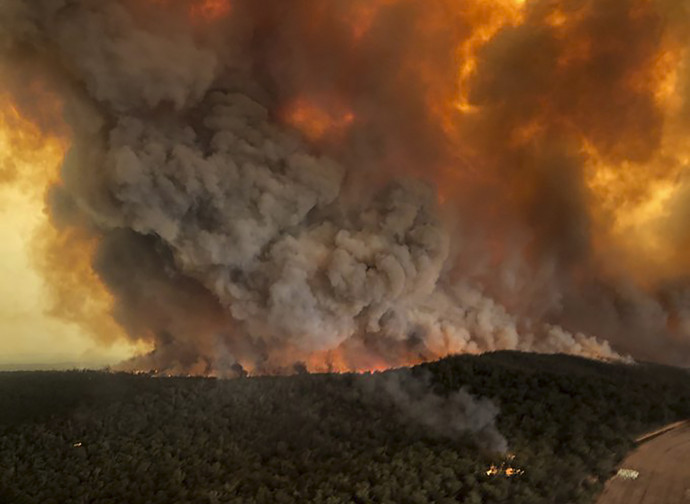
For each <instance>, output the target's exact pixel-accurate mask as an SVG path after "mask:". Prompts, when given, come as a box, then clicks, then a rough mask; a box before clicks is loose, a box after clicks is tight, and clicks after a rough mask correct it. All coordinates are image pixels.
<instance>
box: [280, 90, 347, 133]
mask: <svg viewBox="0 0 690 504" xmlns="http://www.w3.org/2000/svg"><path fill="white" fill-rule="evenodd" d="M354 120H355V115H354V114H353V113H352V112H350V111H346V110H342V109H341V107H336V109H335V110H329V109H326V108H322V107H320V106H319V105H318V104H317V103H316V102H312V101H309V100H308V99H306V98H299V99H298V100H296V101H295V102H294V103H293V104H292V105H291V106H289V107H288V109H287V112H286V122H287V123H288V124H290V125H291V126H292V127H294V128H295V129H297V130H299V131H300V132H301V133H302V134H304V136H305V137H307V138H308V139H309V140H311V141H319V140H324V139H328V138H334V137H339V136H341V135H343V134H344V133H345V132H346V131H347V129H348V127H350V126H351V125H352V123H353V122H354Z"/></svg>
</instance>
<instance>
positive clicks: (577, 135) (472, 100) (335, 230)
mask: <svg viewBox="0 0 690 504" xmlns="http://www.w3.org/2000/svg"><path fill="white" fill-rule="evenodd" d="M461 3H462V5H460V3H458V2H455V1H451V0H440V1H438V2H426V1H422V0H374V1H372V0H353V1H347V2H341V1H333V2H322V1H317V0H292V1H284V0H267V1H262V2H255V1H251V0H227V1H220V0H219V1H208V0H148V1H142V0H137V1H134V0H131V1H130V0H98V1H96V0H35V1H33V2H25V1H22V0H4V1H3V2H2V4H1V5H0V70H1V71H2V81H1V82H2V86H3V88H4V89H5V90H7V91H9V92H10V93H11V94H12V96H13V99H14V103H15V106H16V107H17V108H18V109H20V110H21V111H22V113H23V114H24V115H25V116H27V117H30V118H32V119H33V120H34V121H35V122H36V123H37V124H39V125H40V126H41V127H43V128H44V129H45V130H46V131H48V130H51V129H55V128H61V127H63V126H60V125H55V124H53V123H52V122H51V121H50V120H49V119H48V118H46V117H44V116H45V114H44V113H43V111H44V110H45V107H48V105H50V106H52V107H53V108H54V103H51V104H46V105H42V103H44V102H47V101H50V100H51V99H49V98H46V97H45V96H42V97H38V96H36V95H35V94H33V93H31V91H30V90H31V89H33V87H32V85H31V84H32V83H35V82H40V83H41V85H42V86H43V87H46V88H48V89H50V90H51V93H52V94H51V95H50V96H57V97H58V98H57V99H59V101H60V102H61V104H62V107H63V110H64V112H63V114H62V116H63V117H62V120H63V121H64V123H65V125H66V126H65V127H67V128H68V129H69V137H70V144H71V147H70V150H69V152H68V154H67V156H66V158H65V161H64V164H63V167H62V172H61V176H60V180H59V182H58V183H56V184H55V185H54V187H53V189H52V190H51V191H50V193H49V195H48V197H47V202H48V207H49V212H50V215H51V218H52V220H53V222H54V225H55V227H56V228H57V229H58V230H60V231H61V232H63V233H65V234H68V235H69V234H72V235H79V236H86V237H87V238H88V240H87V241H88V243H95V244H96V245H95V247H94V248H95V250H94V252H93V253H92V254H91V256H92V257H91V261H92V266H93V268H94V271H95V272H96V273H97V275H98V277H99V278H100V279H101V281H102V282H103V284H104V285H105V286H106V287H107V289H108V290H109V292H110V293H111V294H112V296H113V317H114V319H115V320H116V321H117V323H118V324H119V325H120V326H121V327H122V328H123V329H124V331H125V332H126V334H127V335H128V337H129V338H131V339H133V340H142V341H146V342H150V343H151V344H152V345H153V347H154V350H153V352H152V353H151V354H149V355H146V356H144V357H141V358H138V359H135V360H133V361H132V362H130V363H128V364H127V366H130V367H133V368H142V367H144V368H152V367H155V368H158V369H161V370H165V371H169V372H192V373H218V374H233V373H236V372H238V370H241V369H244V370H247V371H249V372H253V373H261V372H281V371H290V370H292V369H295V366H298V367H301V366H306V367H307V368H308V369H310V370H326V369H337V370H365V369H380V368H384V367H390V366H395V365H402V364H409V363H414V362H419V361H423V360H427V359H432V358H435V357H438V356H442V355H447V354H449V353H455V352H482V351H489V350H495V349H520V350H531V351H541V352H568V353H575V354H580V355H586V356H591V357H600V358H618V357H619V356H620V355H626V354H628V353H630V354H632V355H633V356H634V357H638V358H642V359H655V360H663V361H668V362H674V363H687V359H688V355H690V354H689V353H688V351H689V350H690V289H689V288H688V283H687V281H686V274H687V273H688V272H690V262H688V259H687V255H686V254H684V253H683V252H682V251H683V250H685V248H684V245H685V244H687V243H690V239H689V236H690V235H688V232H687V230H686V227H685V224H684V222H685V220H684V216H685V215H686V213H687V208H688V206H689V205H688V202H689V201H690V199H688V197H687V196H688V195H689V194H690V190H689V189H688V185H687V181H686V180H685V179H686V177H684V173H685V167H686V164H687V162H688V160H690V148H689V147H687V146H686V145H685V142H684V141H683V139H684V138H686V137H687V136H686V135H685V133H687V131H688V129H690V120H689V118H690V115H689V114H688V112H689V111H690V105H689V104H688V103H689V102H688V100H687V97H688V93H687V89H690V88H688V82H690V81H689V80H688V79H687V75H686V74H687V69H688V68H690V67H689V66H688V65H687V64H686V59H687V55H688V54H689V53H688V51H687V50H686V47H687V42H688V40H687V38H688V37H687V33H690V31H688V30H687V28H688V27H690V22H689V21H688V19H689V18H688V12H687V9H686V6H685V4H683V3H682V2H680V1H678V2H673V1H666V0H652V1H648V0H603V1H602V0H596V1H594V0H573V1H570V0H567V1H566V0H562V1H556V2H554V1H551V0H549V1H546V0H527V1H526V2H518V1H513V0H493V1H489V2H486V1H484V0H481V1H476V2H474V1H470V2H461ZM27 90H29V91H27ZM53 100H54V99H53ZM46 257H49V258H50V260H52V261H54V264H55V268H56V269H64V266H62V265H59V262H60V254H54V253H53V254H50V253H49V252H48V253H47V254H46ZM44 269H49V265H45V264H44ZM57 278H62V277H61V276H60V275H57Z"/></svg>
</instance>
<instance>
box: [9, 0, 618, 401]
mask: <svg viewBox="0 0 690 504" xmlns="http://www.w3.org/2000/svg"><path fill="white" fill-rule="evenodd" d="M132 8H133V7H131V6H130V7H127V6H126V5H125V4H124V3H123V4H120V3H119V2H118V1H116V0H109V1H100V2H91V1H87V0H81V1H67V0H64V1H49V0H37V1H35V2H31V3H26V2H23V1H20V0H5V1H4V2H3V4H2V5H1V6H0V37H2V38H0V44H1V45H0V48H2V49H3V50H4V54H2V55H3V56H4V62H3V64H2V66H3V69H4V70H5V71H7V70H8V69H11V68H13V67H12V65H13V64H15V63H16V62H17V61H18V60H19V59H26V58H33V59H34V60H36V61H38V62H39V63H40V64H39V65H38V68H40V71H41V72H43V75H40V77H41V78H44V79H49V80H50V81H52V82H54V83H55V85H56V87H57V88H58V89H61V90H62V92H63V94H64V96H65V100H66V119H67V120H68V121H69V124H70V126H71V127H72V129H73V146H72V150H71V152H70V154H69V155H68V158H67V160H66V162H65V166H64V169H63V185H62V186H60V187H59V188H57V189H56V190H55V191H54V192H53V194H52V196H51V206H52V212H53V213H54V215H55V216H56V217H55V218H56V221H58V222H61V223H63V224H66V225H72V226H74V225H79V226H85V227H87V228H88V229H90V230H91V232H93V233H94V234H96V235H98V236H100V237H101V238H102V241H101V246H100V250H99V252H98V254H97V258H96V262H95V266H96V269H97V271H98V272H99V274H100V275H101V276H102V278H103V280H104V281H105V283H106V284H107V285H108V286H109V288H110V289H111V290H112V292H113V293H114V295H115V298H116V316H117V317H118V320H119V321H120V323H121V324H122V325H123V326H124V327H125V329H127V330H128V332H129V333H130V334H131V336H132V337H133V338H148V339H153V341H154V343H155V345H156V351H154V353H153V354H152V355H151V356H148V357H147V358H145V359H143V360H137V361H136V362H133V363H132V364H131V365H133V366H147V365H151V366H155V367H158V368H162V369H170V370H174V371H193V372H213V371H216V372H218V371H219V370H228V369H230V370H233V369H236V368H233V367H232V364H233V363H234V362H238V363H241V365H243V366H245V367H249V368H251V369H253V370H256V371H261V370H278V369H286V368H288V367H289V366H291V365H293V364H295V363H297V362H300V361H303V360H307V359H309V357H310V355H312V354H313V353H314V352H323V351H328V350H334V349H340V351H341V353H342V354H343V356H344V357H343V358H344V359H345V361H346V367H349V368H351V369H358V368H366V367H367V366H368V363H369V362H372V361H376V362H380V361H383V362H385V363H387V364H389V365H395V364H402V363H405V362H409V361H415V360H421V359H428V358H432V357H435V356H440V355H444V354H448V353H451V352H482V351H487V350H494V349H522V350H538V351H544V352H569V353H577V354H582V355H587V356H599V357H611V358H614V357H616V354H615V353H614V352H613V351H611V349H610V348H609V346H608V345H607V344H606V343H600V342H598V341H597V340H595V339H593V338H590V337H587V336H584V335H582V334H577V335H573V334H571V333H569V332H567V331H565V330H564V329H561V328H560V327H558V326H555V325H548V324H544V323H541V322H538V321H536V322H531V321H529V320H527V319H524V320H523V319H521V318H520V317H518V316H514V315H511V314H510V313H508V312H507V311H506V309H505V308H504V307H503V306H501V304H499V303H498V302H496V301H494V300H492V298H491V296H489V295H487V294H485V293H484V292H483V290H482V288H481V287H480V286H479V285H478V284H477V283H476V282H474V281H471V280H470V279H463V278H460V279H458V278H454V279H453V280H452V281H451V280H450V277H449V276H447V275H446V273H447V272H448V270H449V269H450V267H451V263H452V260H453V257H452V254H451V250H452V248H453V247H452V243H453V242H454V240H458V239H460V240H461V239H462V238H461V237H458V236H452V235H451V233H450V231H449V229H450V227H449V226H448V225H447V224H448V223H447V222H446V221H445V220H444V219H443V218H441V217H440V216H439V214H438V209H437V204H436V195H435V190H434V188H433V186H431V185H429V184H428V183H427V182H424V181H421V180H415V179H409V178H401V179H400V180H389V181H388V182H387V183H385V184H381V183H379V182H378V181H375V182H374V181H372V184H371V186H368V187H367V186H366V184H365V183H363V180H366V179H367V177H366V176H363V175H362V170H361V168H360V167H358V166H357V158H356V157H347V156H343V157H342V159H335V156H329V155H325V154H320V153H318V152H317V151H316V150H315V149H314V147H312V146H310V145H309V144H308V143H307V142H305V141H304V140H303V139H301V138H300V136H299V134H298V133H297V132H295V131H292V130H290V129H289V128H287V127H285V126H282V125H281V124H280V122H279V121H277V120H276V118H275V116H274V113H273V111H272V106H273V105H274V101H275V98H274V97H273V95H272V94H271V93H269V92H268V91H266V90H265V89H264V87H263V86H262V83H261V82H260V81H259V80H258V79H254V78H253V74H252V69H251V68H248V67H251V65H249V64H247V63H246V61H245V60H246V59H251V58H252V57H253V55H252V54H251V52H247V51H246V50H244V49H245V48H244V46H243V45H242V43H241V42H237V43H236V45H232V44H234V43H235V42H236V41H234V40H233V39H232V37H229V38H228V40H225V41H224V42H223V43H222V44H220V43H218V42H217V41H206V42H204V41H200V40H199V39H198V38H197V39H195V38H194V37H193V36H192V33H191V32H190V31H189V29H183V28H182V27H181V26H180V25H176V24H175V23H174V21H172V20H167V18H165V17H163V16H162V20H165V22H167V23H169V24H168V25H167V28H165V29H164V28H161V27H151V26H146V25H145V24H144V23H137V22H135V20H134V18H133V17H132V14H131V13H130V10H129V9H132ZM233 23H237V21H234V22H233ZM233 29H237V26H236V25H235V24H231V25H230V26H229V28H228V30H233ZM238 37H239V35H238ZM17 68H19V67H17ZM34 71H35V69H34ZM22 75H23V74H22ZM384 178H386V177H384ZM387 178H389V179H390V177H387ZM372 180H373V178H372ZM463 397H464V396H463ZM463 397H460V396H459V399H458V400H459V401H460V402H462V401H463V400H464V399H463Z"/></svg>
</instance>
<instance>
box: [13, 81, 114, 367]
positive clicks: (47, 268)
mask: <svg viewBox="0 0 690 504" xmlns="http://www.w3.org/2000/svg"><path fill="white" fill-rule="evenodd" d="M34 96H36V97H37V99H40V100H41V101H42V103H43V106H42V108H41V110H42V113H43V114H45V115H44V118H48V117H49V116H50V115H51V114H52V115H54V117H51V120H52V122H51V124H57V123H58V122H59V120H58V121H56V120H55V119H56V118H59V117H60V115H59V114H60V113H61V104H60V102H59V101H58V100H57V99H56V97H54V96H52V95H50V94H48V93H47V92H45V91H44V90H42V89H41V88H39V87H37V88H36V90H35V92H34ZM68 146H69V141H68V139H67V134H66V132H65V131H57V132H52V131H51V132H48V131H43V130H42V129H41V128H39V126H37V125H36V124H35V123H33V122H32V121H31V120H29V119H27V118H25V117H24V116H22V114H21V112H20V110H19V109H18V108H17V107H16V106H15V105H14V103H13V101H12V99H11V97H9V96H8V95H0V192H2V194H3V198H4V199H5V201H6V202H7V203H8V204H9V203H10V202H14V203H12V205H13V206H12V207H11V208H9V207H8V208H2V207H0V212H1V213H3V215H2V224H3V225H2V229H3V240H4V241H5V243H12V242H15V241H16V242H17V247H16V248H13V249H8V250H7V251H6V255H5V257H4V262H5V264H6V266H7V270H5V269H3V270H1V271H0V274H1V275H2V280H3V283H4V284H6V285H14V286H15V287H14V292H15V294H16V295H15V296H13V297H12V298H7V297H5V296H6V295H9V293H3V294H2V296H0V317H2V318H3V320H2V323H3V324H5V327H6V328H7V330H8V331H14V333H15V337H16V338H17V339H19V335H20V334H21V333H22V332H23V331H24V329H25V328H24V327H20V326H17V327H15V326H14V325H13V324H14V323H10V322H8V321H7V320H4V319H5V317H7V316H9V317H12V316H13V311H14V310H21V309H31V310H38V311H39V313H32V314H31V315H30V316H29V319H30V320H31V324H32V326H31V327H32V328H33V329H32V332H41V331H45V332H46V333H49V334H46V335H45V337H47V338H49V337H58V336H60V335H61V334H62V333H63V332H65V335H64V341H63V346H62V348H60V349H59V351H60V352H69V351H70V345H73V346H74V347H75V348H77V347H78V345H87V344H86V343H83V340H80V339H79V338H86V341H89V340H90V338H92V337H94V336H96V337H97V338H98V340H100V341H102V342H108V343H112V342H114V341H116V340H118V339H119V338H121V337H123V334H122V330H121V329H120V327H119V326H118V325H117V324H116V323H115V322H114V320H113V318H112V316H111V311H112V304H113V299H112V296H111V295H110V293H109V292H108V291H107V290H106V289H105V287H104V286H103V284H102V283H101V282H100V280H99V279H98V277H97V276H96V274H95V273H94V272H93V270H92V269H91V257H92V255H93V251H94V249H95V246H96V244H97V241H96V240H95V239H94V238H93V237H88V236H86V235H85V234H84V233H83V232H80V231H77V230H73V229H65V230H58V229H56V228H55V227H54V226H53V224H52V223H51V222H50V219H49V217H48V215H47V213H46V210H45V203H44V197H45V194H46V191H47V190H48V189H49V188H50V187H51V186H53V185H54V184H56V183H58V180H59V171H60V165H61V162H62V159H63V156H64V154H65V152H66V151H67V149H68ZM15 233H16V236H15V235H14V234H15ZM15 254H16V255H15ZM36 274H38V275H39V277H40V278H41V279H42V281H43V285H41V284H37V283H36V280H35V278H37V277H36ZM29 289H33V290H32V291H31V292H32V294H31V299H29V298H28V297H27V299H23V296H24V295H23V294H22V292H24V291H25V290H26V291H27V296H29V294H28V292H29ZM0 292H2V291H0ZM36 296H40V299H37V298H36ZM29 304H31V305H32V308H28V305H29ZM34 304H38V306H36V307H35V308H34V307H33V305H34ZM24 305H27V308H21V307H22V306H24ZM41 311H42V312H43V313H40V312H41ZM16 315H17V314H14V316H16ZM65 322H66V323H67V324H70V325H72V327H78V328H79V330H75V329H67V327H69V326H63V325H60V324H61V323H65ZM34 325H37V326H38V327H34ZM77 334H82V336H77ZM8 336H9V335H8ZM32 337H34V336H27V341H26V343H27V344H28V345H30V344H31V341H32V339H31V338H32ZM79 341H82V343H79ZM89 346H90V345H89ZM52 350H54V349H49V348H48V349H47V348H28V349H24V348H23V347H22V348H18V349H17V350H16V351H21V352H33V353H36V354H41V352H50V351H52ZM112 350H113V351H114V352H115V354H116V355H118V357H116V358H122V357H124V356H126V355H127V351H125V352H124V353H122V352H120V351H119V350H117V349H112ZM5 351H6V352H7V353H10V352H12V351H14V349H11V348H10V349H5Z"/></svg>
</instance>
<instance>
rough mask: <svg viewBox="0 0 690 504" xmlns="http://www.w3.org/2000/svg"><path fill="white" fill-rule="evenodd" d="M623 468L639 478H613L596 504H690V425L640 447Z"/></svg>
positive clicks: (624, 462) (686, 424)
mask: <svg viewBox="0 0 690 504" xmlns="http://www.w3.org/2000/svg"><path fill="white" fill-rule="evenodd" d="M620 467H621V468H625V469H632V470H634V471H638V472H639V476H638V477H637V478H636V479H625V478H622V477H620V476H615V477H613V478H611V479H610V480H609V481H608V482H607V483H606V487H605V488H604V491H603V493H602V494H601V496H599V499H598V500H597V504H619V503H620V504H675V503H683V504H686V503H687V504H690V423H687V422H686V423H684V424H683V425H681V426H680V427H678V428H676V429H673V430H670V431H668V432H666V433H664V434H661V435H660V436H658V437H656V438H654V439H651V440H650V441H647V442H645V443H644V444H642V445H640V446H639V447H638V448H637V449H636V450H635V451H633V452H632V453H631V454H630V455H629V456H628V457H627V458H626V459H625V460H624V461H623V462H622V464H621V466H620Z"/></svg>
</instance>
